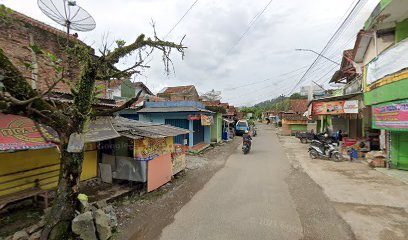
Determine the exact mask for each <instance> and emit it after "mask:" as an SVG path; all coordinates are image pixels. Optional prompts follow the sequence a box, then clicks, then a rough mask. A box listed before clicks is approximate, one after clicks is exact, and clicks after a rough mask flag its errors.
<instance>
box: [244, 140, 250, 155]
mask: <svg viewBox="0 0 408 240" xmlns="http://www.w3.org/2000/svg"><path fill="white" fill-rule="evenodd" d="M250 150H251V142H250V140H248V141H243V142H242V152H243V153H244V154H247V153H249V151H250Z"/></svg>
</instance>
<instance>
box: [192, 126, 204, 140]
mask: <svg viewBox="0 0 408 240" xmlns="http://www.w3.org/2000/svg"><path fill="white" fill-rule="evenodd" d="M193 131H194V133H193V145H196V144H197V143H201V142H204V127H203V126H202V125H201V121H193Z"/></svg>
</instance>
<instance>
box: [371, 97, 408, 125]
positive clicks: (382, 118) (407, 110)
mask: <svg viewBox="0 0 408 240" xmlns="http://www.w3.org/2000/svg"><path fill="white" fill-rule="evenodd" d="M372 111H373V128H379V129H388V130H400V131H408V100H403V101H397V102H392V103H387V104H380V105H374V106H373V107H372Z"/></svg>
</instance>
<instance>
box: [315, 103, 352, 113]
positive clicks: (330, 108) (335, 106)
mask: <svg viewBox="0 0 408 240" xmlns="http://www.w3.org/2000/svg"><path fill="white" fill-rule="evenodd" d="M312 113H313V115H337V114H344V113H358V100H348V101H333V102H314V103H313V107H312Z"/></svg>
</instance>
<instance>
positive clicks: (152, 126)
mask: <svg viewBox="0 0 408 240" xmlns="http://www.w3.org/2000/svg"><path fill="white" fill-rule="evenodd" d="M112 123H113V126H114V128H115V130H116V131H117V132H118V133H119V134H120V135H121V136H125V137H128V138H132V139H140V138H143V137H148V138H164V137H175V136H179V135H183V134H187V133H190V131H189V130H187V129H184V128H178V127H173V126H170V125H164V124H160V123H150V122H142V121H136V120H131V119H127V118H123V117H116V118H114V119H113V120H112Z"/></svg>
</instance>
